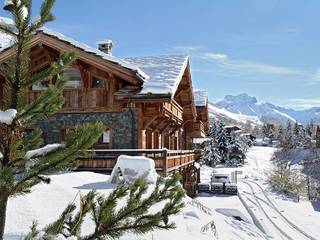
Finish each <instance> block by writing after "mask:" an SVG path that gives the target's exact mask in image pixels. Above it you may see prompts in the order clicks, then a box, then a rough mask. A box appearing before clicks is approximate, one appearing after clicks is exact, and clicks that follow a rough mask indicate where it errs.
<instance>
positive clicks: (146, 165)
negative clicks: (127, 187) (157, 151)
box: [109, 155, 158, 183]
mask: <svg viewBox="0 0 320 240" xmlns="http://www.w3.org/2000/svg"><path fill="white" fill-rule="evenodd" d="M120 173H122V176H123V179H124V180H125V181H126V182H134V181H135V180H136V179H137V178H139V177H142V178H144V179H145V180H146V181H147V182H148V183H155V182H156V180H157V178H158V174H157V172H156V169H155V164H154V160H153V159H150V158H147V157H141V156H134V157H132V156H127V155H121V156H119V157H118V160H117V163H116V165H115V167H114V168H113V170H112V173H111V176H110V179H109V181H110V182H112V183H116V182H117V181H118V178H119V174H120Z"/></svg>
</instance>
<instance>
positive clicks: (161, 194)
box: [26, 174, 185, 240]
mask: <svg viewBox="0 0 320 240" xmlns="http://www.w3.org/2000/svg"><path fill="white" fill-rule="evenodd" d="M180 180H181V177H180V175H177V174H176V175H175V176H174V177H173V178H168V179H166V180H164V179H163V178H158V181H157V183H156V185H155V187H154V189H153V191H152V192H151V194H148V193H147V192H148V191H147V190H148V185H147V184H146V182H145V181H143V180H142V179H138V180H137V181H136V182H135V183H133V184H132V185H126V184H121V185H120V186H118V187H117V188H116V189H115V190H113V191H112V192H111V193H110V194H109V195H108V196H107V197H106V198H105V197H104V196H102V195H99V194H97V193H96V192H94V191H91V192H89V193H88V194H87V195H85V196H84V197H83V198H81V204H80V206H81V207H80V211H77V212H76V205H75V204H74V203H71V204H69V205H68V206H67V207H66V209H65V210H64V211H63V212H62V214H61V216H60V217H59V219H58V220H56V221H55V222H53V223H51V224H49V225H48V226H46V227H45V228H44V229H43V230H42V231H39V230H37V226H36V224H33V226H32V227H31V232H30V233H29V235H28V236H27V238H26V240H32V239H73V240H75V239H76V240H95V239H115V238H119V237H121V236H122V235H123V234H124V233H126V232H132V233H135V234H144V233H146V232H148V231H153V230H156V229H172V228H174V227H175V224H174V223H170V222H169V216H171V215H175V214H177V213H179V212H180V211H181V209H182V208H183V206H184V204H183V201H182V200H183V197H184V194H185V193H184V190H183V189H182V188H181V186H180V184H179V181H180ZM145 195H147V197H146V196H145ZM123 199H126V204H125V205H124V206H122V207H120V208H116V206H117V204H118V203H119V202H120V201H122V200H123ZM162 201H165V204H164V207H162V208H161V209H160V210H156V209H154V210H153V211H150V208H151V207H152V206H154V205H155V204H158V203H160V202H162ZM89 214H90V215H91V217H92V220H93V222H94V223H93V225H94V227H93V231H92V232H91V233H90V234H87V235H85V236H82V235H81V228H82V225H83V222H84V219H85V218H86V217H87V215H89Z"/></svg>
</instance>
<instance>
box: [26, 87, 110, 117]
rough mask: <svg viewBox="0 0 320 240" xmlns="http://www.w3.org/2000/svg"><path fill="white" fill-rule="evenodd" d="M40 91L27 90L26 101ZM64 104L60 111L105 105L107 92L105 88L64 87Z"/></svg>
mask: <svg viewBox="0 0 320 240" xmlns="http://www.w3.org/2000/svg"><path fill="white" fill-rule="evenodd" d="M40 94H41V91H29V92H28V101H29V102H32V101H34V100H36V99H37V98H38V97H39V96H40ZM63 97H64V98H65V104H64V106H63V109H62V111H84V110H95V109H101V108H106V107H107V102H108V93H107V91H106V90H105V89H102V88H101V89H100V88H95V89H64V90H63Z"/></svg>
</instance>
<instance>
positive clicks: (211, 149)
mask: <svg viewBox="0 0 320 240" xmlns="http://www.w3.org/2000/svg"><path fill="white" fill-rule="evenodd" d="M220 159H221V157H220V154H219V150H218V143H217V141H216V140H215V139H214V138H212V139H210V140H209V141H208V142H207V143H206V144H205V147H204V154H203V160H204V163H205V164H207V165H209V166H211V167H214V166H216V165H217V163H219V162H220Z"/></svg>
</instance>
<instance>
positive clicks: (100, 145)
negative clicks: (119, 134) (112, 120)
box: [93, 125, 113, 149]
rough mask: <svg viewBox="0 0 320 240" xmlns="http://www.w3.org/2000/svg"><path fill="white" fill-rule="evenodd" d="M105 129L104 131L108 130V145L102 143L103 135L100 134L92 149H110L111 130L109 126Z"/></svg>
mask: <svg viewBox="0 0 320 240" xmlns="http://www.w3.org/2000/svg"><path fill="white" fill-rule="evenodd" d="M105 127H106V129H105V131H107V130H109V143H103V133H102V135H101V136H100V137H99V139H98V141H97V142H96V143H95V144H94V145H93V147H94V148H106V149H111V148H112V140H113V136H112V133H113V129H112V127H111V126H110V125H107V126H105ZM105 131H104V132H105Z"/></svg>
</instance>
